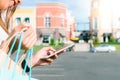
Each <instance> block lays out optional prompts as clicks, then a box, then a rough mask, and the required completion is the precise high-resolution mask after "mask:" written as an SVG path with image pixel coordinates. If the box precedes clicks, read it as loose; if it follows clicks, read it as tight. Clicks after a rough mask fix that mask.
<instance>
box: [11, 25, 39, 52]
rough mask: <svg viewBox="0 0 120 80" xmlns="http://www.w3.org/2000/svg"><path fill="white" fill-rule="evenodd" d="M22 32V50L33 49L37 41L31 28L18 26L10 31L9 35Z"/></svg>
mask: <svg viewBox="0 0 120 80" xmlns="http://www.w3.org/2000/svg"><path fill="white" fill-rule="evenodd" d="M23 30H24V35H23V39H22V49H26V50H28V49H30V48H32V47H33V45H34V44H35V42H36V40H37V36H36V31H35V29H34V28H33V27H32V26H30V25H25V23H23V24H20V25H18V26H16V27H15V28H14V29H13V30H12V32H11V34H16V33H20V32H21V31H23Z"/></svg>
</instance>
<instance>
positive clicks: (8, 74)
mask: <svg viewBox="0 0 120 80" xmlns="http://www.w3.org/2000/svg"><path fill="white" fill-rule="evenodd" d="M23 34H24V33H23V32H22V33H21V34H20V41H19V44H18V49H17V53H16V59H15V61H13V60H12V59H11V58H10V55H11V53H12V49H13V47H14V45H15V42H16V40H17V38H18V35H16V34H14V35H12V36H10V37H9V38H8V39H7V41H6V43H3V45H2V46H0V80H37V79H34V78H31V74H32V70H31V68H32V67H30V72H29V75H27V74H26V73H25V69H22V68H21V66H19V65H18V57H19V54H20V49H21V43H22V36H23ZM15 35H16V37H15V39H14V41H13V44H12V46H11V47H10V50H9V52H8V54H6V47H7V46H8V44H9V43H10V41H11V40H12V38H13V37H14V36H15ZM27 52H28V54H27V57H26V58H29V57H30V58H31V59H32V52H33V50H32V49H30V50H29V51H27ZM31 62H32V60H31ZM31 64H32V63H31ZM26 66H27V64H26V65H25V67H26Z"/></svg>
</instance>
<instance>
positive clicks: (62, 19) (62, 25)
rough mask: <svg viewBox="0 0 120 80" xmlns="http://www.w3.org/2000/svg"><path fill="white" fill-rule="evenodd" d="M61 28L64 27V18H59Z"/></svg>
mask: <svg viewBox="0 0 120 80" xmlns="http://www.w3.org/2000/svg"><path fill="white" fill-rule="evenodd" d="M61 27H64V18H61Z"/></svg>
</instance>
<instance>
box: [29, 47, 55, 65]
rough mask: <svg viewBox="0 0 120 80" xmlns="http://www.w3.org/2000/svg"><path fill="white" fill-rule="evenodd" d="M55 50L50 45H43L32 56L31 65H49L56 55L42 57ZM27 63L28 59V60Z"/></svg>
mask: <svg viewBox="0 0 120 80" xmlns="http://www.w3.org/2000/svg"><path fill="white" fill-rule="evenodd" d="M55 51H56V50H55V49H53V48H52V47H45V48H42V49H41V50H39V51H38V52H37V53H35V54H34V55H33V57H32V67H35V66H44V65H49V64H51V63H52V62H53V60H54V59H56V58H57V55H55V56H53V57H51V58H49V59H46V60H45V59H42V58H44V57H46V56H48V55H50V54H52V53H54V52H55ZM28 65H29V61H28Z"/></svg>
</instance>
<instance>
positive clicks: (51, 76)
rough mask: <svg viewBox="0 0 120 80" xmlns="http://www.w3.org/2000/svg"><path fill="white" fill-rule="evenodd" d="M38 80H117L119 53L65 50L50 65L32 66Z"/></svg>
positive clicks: (119, 68) (119, 63)
mask: <svg viewBox="0 0 120 80" xmlns="http://www.w3.org/2000/svg"><path fill="white" fill-rule="evenodd" d="M32 77H34V78H37V79H39V80H119V79H120V53H117V52H116V53H87V52H66V53H64V54H62V55H60V56H59V57H58V58H57V59H56V60H55V61H54V62H53V63H52V64H51V65H48V66H40V67H36V68H33V74H32Z"/></svg>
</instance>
